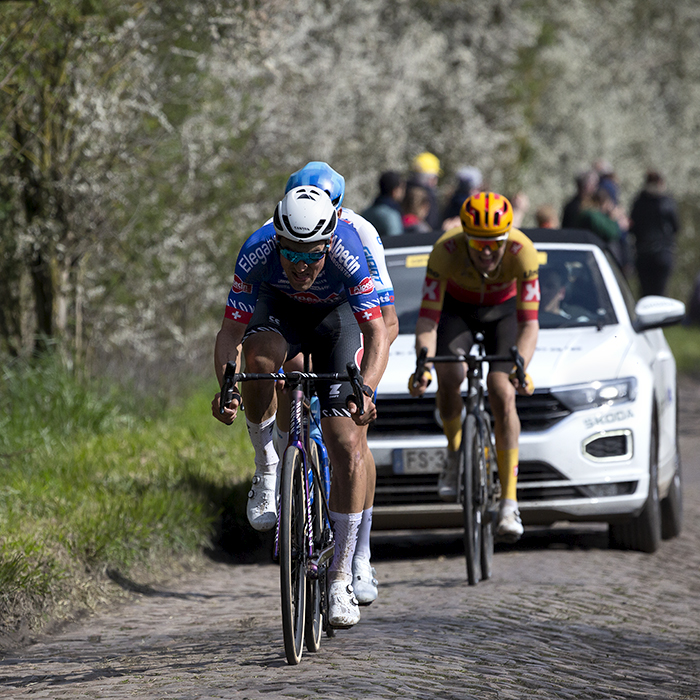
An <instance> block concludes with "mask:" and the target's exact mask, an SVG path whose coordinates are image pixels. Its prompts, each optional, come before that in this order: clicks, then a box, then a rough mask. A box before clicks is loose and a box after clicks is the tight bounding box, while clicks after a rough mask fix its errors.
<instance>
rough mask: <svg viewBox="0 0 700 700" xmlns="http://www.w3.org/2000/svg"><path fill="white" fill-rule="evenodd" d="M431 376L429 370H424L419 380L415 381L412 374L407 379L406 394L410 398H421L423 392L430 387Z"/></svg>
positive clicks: (414, 376) (414, 374) (414, 375)
mask: <svg viewBox="0 0 700 700" xmlns="http://www.w3.org/2000/svg"><path fill="white" fill-rule="evenodd" d="M432 380H433V376H432V374H431V373H430V370H429V369H424V370H423V372H422V374H421V376H420V378H419V379H418V380H417V381H416V373H415V372H414V373H413V374H412V375H411V376H410V377H409V378H408V392H409V394H411V396H415V397H418V396H423V394H424V393H425V390H426V389H427V388H428V387H429V386H430V382H431V381H432Z"/></svg>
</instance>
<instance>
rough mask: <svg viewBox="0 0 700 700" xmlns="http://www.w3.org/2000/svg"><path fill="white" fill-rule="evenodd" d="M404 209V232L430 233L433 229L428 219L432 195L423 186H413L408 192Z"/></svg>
mask: <svg viewBox="0 0 700 700" xmlns="http://www.w3.org/2000/svg"><path fill="white" fill-rule="evenodd" d="M402 210H403V231H404V233H430V232H431V231H432V230H433V227H432V226H431V225H430V224H429V223H428V221H427V216H428V213H429V212H430V197H429V196H428V193H427V192H426V191H425V190H424V189H423V188H422V187H413V188H411V189H410V190H408V191H407V192H406V196H405V197H404V200H403V205H402Z"/></svg>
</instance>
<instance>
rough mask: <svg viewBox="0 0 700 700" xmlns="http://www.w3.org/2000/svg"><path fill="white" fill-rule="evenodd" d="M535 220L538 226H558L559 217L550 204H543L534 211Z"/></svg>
mask: <svg viewBox="0 0 700 700" xmlns="http://www.w3.org/2000/svg"><path fill="white" fill-rule="evenodd" d="M535 220H536V221H537V226H538V227H539V228H559V217H558V216H557V211H556V209H555V208H554V207H553V206H552V205H551V204H543V205H542V206H541V207H539V208H538V209H537V211H536V212H535Z"/></svg>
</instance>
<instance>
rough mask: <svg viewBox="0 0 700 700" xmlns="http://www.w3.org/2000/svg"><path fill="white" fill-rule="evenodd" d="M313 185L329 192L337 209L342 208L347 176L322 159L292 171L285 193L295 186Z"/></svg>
mask: <svg viewBox="0 0 700 700" xmlns="http://www.w3.org/2000/svg"><path fill="white" fill-rule="evenodd" d="M303 185H307V186H308V185H313V186H314V187H319V188H320V189H322V190H324V191H325V192H327V193H328V196H329V197H330V198H331V201H332V202H333V206H334V207H335V208H336V209H339V208H340V205H341V204H342V203H343V197H344V196H345V178H344V177H343V176H342V175H340V174H338V173H337V172H335V170H333V168H331V166H330V165H328V163H324V162H323V161H321V160H312V161H311V162H310V163H307V164H306V165H305V166H304V167H303V168H302V169H301V170H297V171H296V172H295V173H292V174H291V175H290V176H289V180H287V186H286V187H285V188H284V191H285V193H286V192H289V190H292V189H294V188H295V187H301V186H303Z"/></svg>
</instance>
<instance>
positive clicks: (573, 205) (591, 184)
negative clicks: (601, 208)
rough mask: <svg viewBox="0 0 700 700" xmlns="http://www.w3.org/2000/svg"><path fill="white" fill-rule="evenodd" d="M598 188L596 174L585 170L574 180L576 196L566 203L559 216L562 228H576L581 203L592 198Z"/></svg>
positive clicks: (593, 171)
mask: <svg viewBox="0 0 700 700" xmlns="http://www.w3.org/2000/svg"><path fill="white" fill-rule="evenodd" d="M597 188H598V173H596V172H595V170H587V171H586V172H583V173H580V174H579V175H578V176H577V178H576V194H575V195H574V196H573V197H572V198H571V199H570V200H569V201H568V202H567V203H566V206H565V207H564V211H563V212H562V215H561V227H562V228H576V226H577V225H578V214H579V210H580V209H581V202H582V201H584V200H586V199H589V198H590V197H592V196H593V193H594V192H595V191H596V189H597Z"/></svg>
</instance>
